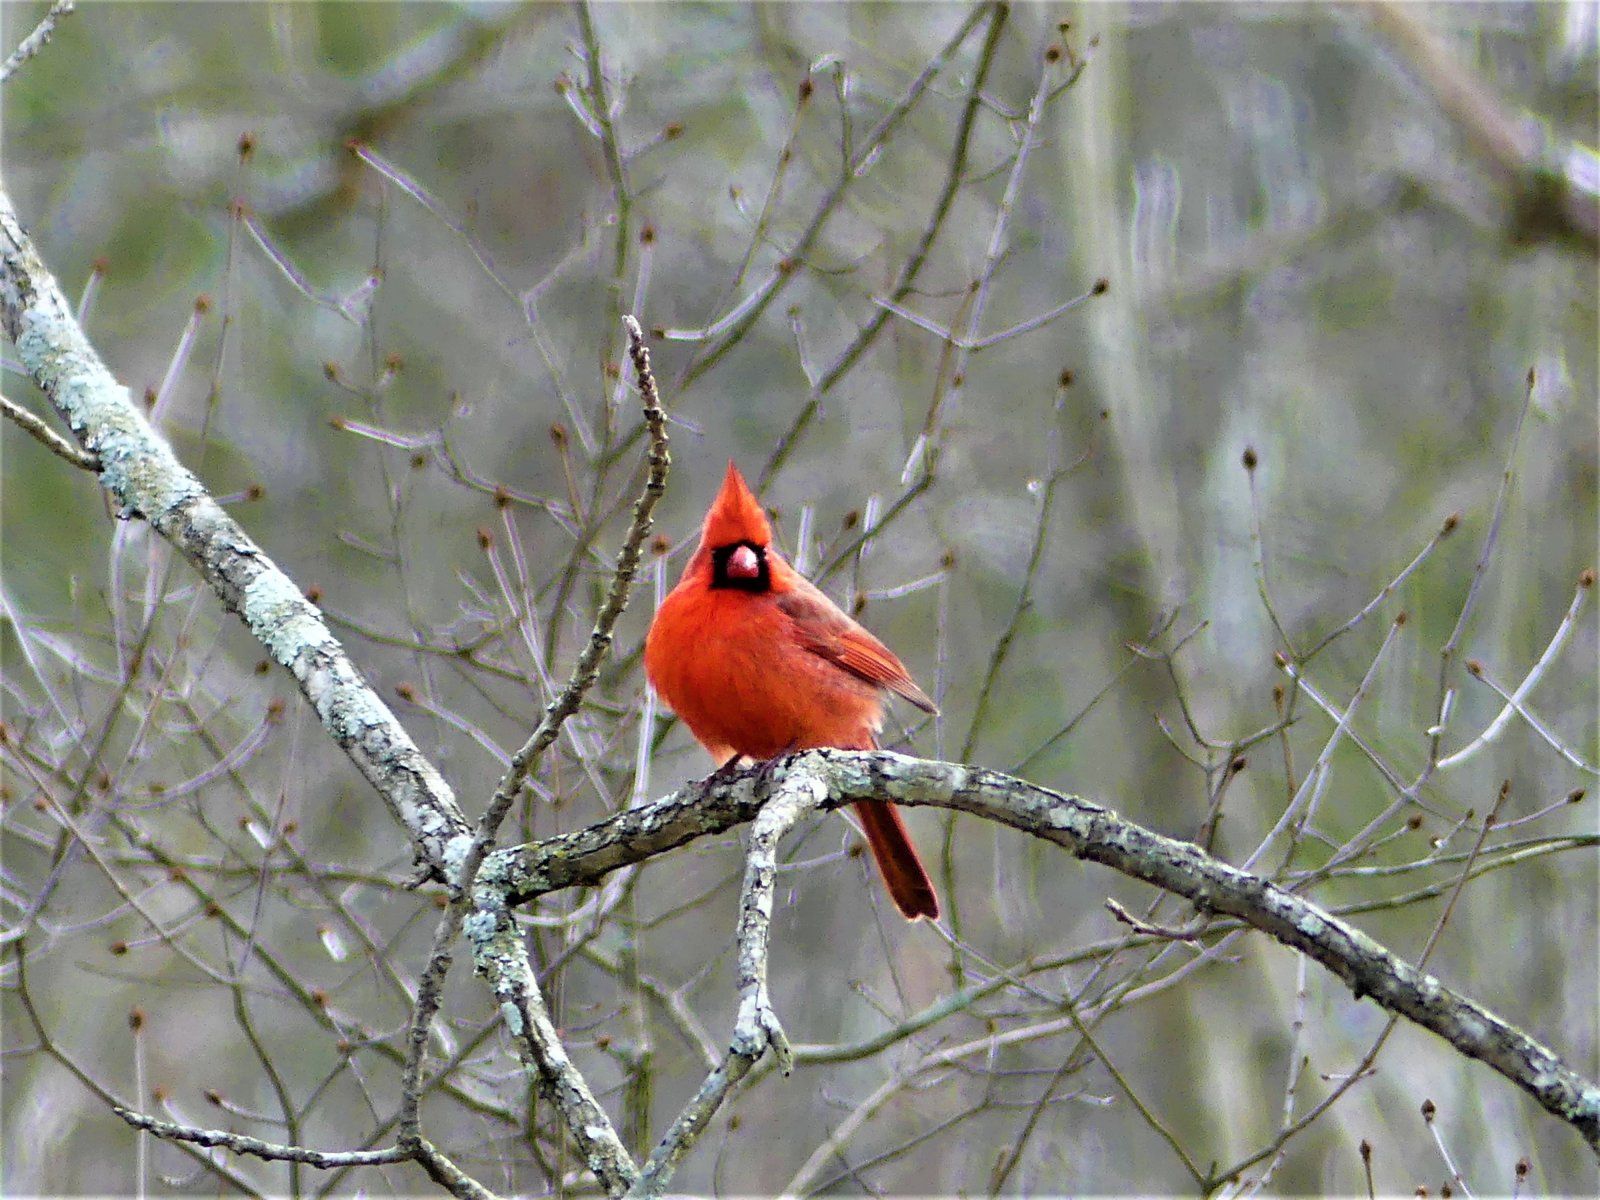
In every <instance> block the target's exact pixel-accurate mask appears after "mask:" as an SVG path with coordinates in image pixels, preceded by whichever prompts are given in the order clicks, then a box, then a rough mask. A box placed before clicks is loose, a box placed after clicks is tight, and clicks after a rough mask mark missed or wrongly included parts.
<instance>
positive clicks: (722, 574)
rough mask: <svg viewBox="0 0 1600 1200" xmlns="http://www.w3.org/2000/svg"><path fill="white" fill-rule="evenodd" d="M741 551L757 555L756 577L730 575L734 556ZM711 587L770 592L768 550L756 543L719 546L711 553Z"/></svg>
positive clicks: (737, 590) (770, 573)
mask: <svg viewBox="0 0 1600 1200" xmlns="http://www.w3.org/2000/svg"><path fill="white" fill-rule="evenodd" d="M741 549H743V550H748V551H749V552H750V553H751V554H753V555H755V560H756V572H755V574H754V575H749V574H738V575H735V574H730V573H729V567H730V566H731V565H732V559H733V556H734V554H735V552H737V551H739V550H741ZM711 586H712V587H714V588H730V589H732V590H733V591H736V592H770V591H771V590H772V568H771V567H769V566H768V565H767V548H766V547H765V546H758V545H756V544H755V543H754V542H734V543H732V544H731V545H728V546H718V547H717V548H716V549H715V550H713V551H712V552H711Z"/></svg>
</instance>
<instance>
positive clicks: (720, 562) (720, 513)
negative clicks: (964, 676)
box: [644, 462, 939, 921]
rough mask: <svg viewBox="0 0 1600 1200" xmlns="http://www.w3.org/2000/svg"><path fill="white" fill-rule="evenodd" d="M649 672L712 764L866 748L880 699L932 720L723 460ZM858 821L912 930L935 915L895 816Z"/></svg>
mask: <svg viewBox="0 0 1600 1200" xmlns="http://www.w3.org/2000/svg"><path fill="white" fill-rule="evenodd" d="M644 669H645V673H646V674H647V675H648V676H649V677H650V682H651V683H652V684H653V685H654V686H655V689H656V692H657V693H658V694H659V695H660V696H661V698H662V699H663V700H665V701H666V702H667V704H669V705H670V706H671V707H672V710H673V711H674V712H676V713H677V714H678V716H679V717H681V718H682V719H683V722H684V724H686V725H687V726H688V727H689V731H690V732H691V733H693V734H694V736H695V738H696V740H698V741H699V742H700V744H701V745H702V746H704V747H705V748H706V749H707V750H708V751H710V753H711V757H712V758H714V759H716V761H717V762H718V764H721V765H726V764H727V763H730V762H732V761H733V760H734V759H736V758H739V757H741V756H743V757H746V758H751V759H769V758H775V757H777V756H778V755H780V754H788V753H790V752H791V751H795V750H809V749H813V748H815V747H818V746H833V747H836V748H838V749H841V750H875V749H877V746H878V740H877V737H876V736H875V735H876V734H877V732H878V729H879V728H880V727H881V726H882V724H883V693H884V692H885V691H890V692H893V693H895V694H896V695H897V696H901V697H903V698H904V699H906V700H909V701H911V703H913V704H915V705H916V706H917V707H918V708H920V709H922V710H923V711H924V712H929V713H933V712H938V709H937V708H936V707H935V706H934V703H933V701H932V700H930V699H929V698H928V695H927V693H926V692H924V691H923V690H922V689H921V688H919V687H918V686H917V685H916V683H914V682H913V681H912V679H911V675H910V674H909V673H908V672H907V671H906V669H905V666H904V665H903V664H902V663H901V662H900V660H899V659H898V658H896V657H895V656H894V653H893V652H892V651H891V650H890V649H889V648H888V647H887V646H885V645H884V644H883V643H882V642H880V641H879V640H878V639H877V638H875V637H873V636H872V635H871V634H870V633H868V632H867V631H866V630H865V629H863V628H861V626H860V625H858V624H856V623H855V622H854V621H852V620H851V619H850V618H849V617H847V616H846V615H845V614H844V613H843V612H842V611H840V609H839V607H838V605H836V604H834V602H833V601H832V600H829V599H828V598H827V597H826V596H825V595H823V594H822V592H821V591H819V590H818V589H817V588H816V587H815V586H813V585H812V583H811V582H810V581H809V580H807V579H806V578H805V577H803V576H802V575H800V574H799V572H797V571H796V570H795V569H794V568H793V567H791V566H790V565H789V564H788V563H786V562H785V561H784V560H783V557H782V556H781V555H780V554H779V553H778V552H777V551H776V550H774V549H773V548H772V530H771V529H770V528H769V527H768V525H767V518H766V514H765V513H763V512H762V511H761V504H760V502H759V501H758V500H757V499H756V498H755V495H754V494H753V493H752V492H751V491H750V489H749V487H748V486H746V484H745V481H744V476H742V475H740V474H739V469H738V468H737V467H735V466H734V465H733V463H731V462H730V463H729V464H728V474H727V477H726V478H725V479H723V481H722V490H721V491H720V492H718V493H717V498H716V500H714V501H713V502H712V504H711V511H710V512H708V513H706V520H705V524H704V525H703V526H702V527H701V530H700V545H699V546H698V547H697V548H696V549H695V552H694V556H693V557H692V558H690V559H689V564H688V565H687V566H686V567H684V569H683V577H682V578H681V579H679V580H678V585H677V586H676V587H675V588H673V589H672V591H671V592H670V593H669V594H668V595H667V598H666V599H665V600H663V601H662V603H661V608H660V611H658V612H657V613H656V617H655V621H654V622H653V623H652V624H651V626H650V635H649V637H648V638H646V640H645V644H644ZM856 812H857V814H858V815H859V816H860V818H861V826H862V828H863V829H865V830H866V834H867V845H868V846H869V847H870V848H871V850H872V856H873V858H874V859H876V860H877V863H878V870H879V872H880V873H881V874H882V875H883V882H884V883H885V885H887V887H888V889H889V895H890V897H891V898H892V899H893V900H894V903H895V907H897V908H898V909H899V910H900V911H901V912H902V913H903V914H905V917H906V919H907V920H910V921H915V920H917V919H918V918H920V917H927V918H929V919H934V918H937V917H938V915H939V899H938V897H937V896H936V895H935V894H934V891H933V883H932V881H931V880H929V878H928V873H927V871H926V870H924V869H923V866H922V860H921V859H919V858H918V857H917V850H916V847H915V846H913V845H912V844H911V837H910V834H909V833H908V832H907V831H906V826H905V822H904V821H903V820H901V818H900V814H899V812H898V811H896V809H895V807H894V806H893V805H892V804H890V803H889V802H888V801H886V800H860V801H857V802H856Z"/></svg>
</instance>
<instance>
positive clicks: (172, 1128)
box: [111, 1104, 415, 1167]
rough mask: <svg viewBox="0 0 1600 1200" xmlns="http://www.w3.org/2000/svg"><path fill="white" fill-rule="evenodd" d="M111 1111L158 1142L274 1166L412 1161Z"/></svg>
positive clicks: (401, 1153)
mask: <svg viewBox="0 0 1600 1200" xmlns="http://www.w3.org/2000/svg"><path fill="white" fill-rule="evenodd" d="M111 1111H112V1112H114V1113H116V1114H117V1116H119V1117H121V1118H122V1119H123V1120H124V1121H126V1122H127V1123H128V1124H129V1125H132V1126H133V1127H134V1128H135V1129H142V1130H144V1131H145V1132H146V1133H150V1134H154V1135H155V1136H156V1137H158V1138H165V1139H166V1140H168V1141H172V1142H192V1143H194V1144H195V1145H197V1146H221V1147H223V1148H224V1149H226V1150H231V1151H233V1152H234V1153H235V1154H252V1155H254V1156H255V1157H257V1158H265V1159H269V1160H273V1161H277V1162H297V1163H306V1164H308V1165H309V1166H313V1167H375V1166H382V1165H384V1164H385V1163H398V1162H407V1161H409V1160H410V1159H411V1158H413V1157H415V1156H414V1155H413V1154H412V1153H411V1152H410V1151H409V1150H404V1149H402V1148H401V1147H399V1146H389V1147H387V1148H385V1149H383V1150H307V1149H306V1148H305V1147H304V1146H283V1145H279V1144H278V1143H276V1142H264V1141H262V1140H261V1139H260V1138H253V1137H249V1136H247V1135H245V1134H242V1133H231V1132H229V1131H228V1130H226V1129H200V1128H198V1127H195V1126H191V1125H179V1124H177V1123H175V1122H173V1121H158V1120H157V1119H156V1118H155V1117H151V1116H146V1115H145V1114H144V1113H139V1112H134V1111H133V1110H132V1109H127V1108H123V1107H122V1106H121V1105H119V1104H114V1105H112V1106H111Z"/></svg>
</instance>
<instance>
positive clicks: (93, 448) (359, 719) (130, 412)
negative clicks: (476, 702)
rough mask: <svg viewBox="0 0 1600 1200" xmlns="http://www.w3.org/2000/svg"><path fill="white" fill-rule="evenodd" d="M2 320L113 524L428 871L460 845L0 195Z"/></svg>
mask: <svg viewBox="0 0 1600 1200" xmlns="http://www.w3.org/2000/svg"><path fill="white" fill-rule="evenodd" d="M0 321H3V324H4V328H5V332H6V333H7V335H9V336H10V338H11V340H12V342H13V343H14V344H15V345H16V348H17V354H18V357H19V358H20V359H21V360H22V364H23V367H24V368H25V369H26V370H27V371H28V373H29V374H30V375H31V376H32V377H33V380H34V382H35V383H36V384H37V385H38V386H39V388H40V390H41V391H43V392H44V393H45V395H46V396H48V397H49V398H50V402H51V403H52V404H54V405H55V407H56V410H57V411H58V412H59V413H60V414H61V415H62V417H63V418H65V420H66V422H67V424H68V426H69V427H70V428H71V429H72V431H73V433H74V434H76V435H77V437H78V438H79V440H80V441H81V442H82V443H83V446H84V448H85V449H86V450H87V451H88V452H89V453H91V454H93V455H95V456H96V457H97V459H98V461H99V463H100V483H101V486H102V487H104V488H105V489H106V491H107V492H108V493H109V494H110V496H111V498H112V500H113V502H114V503H115V504H116V506H117V511H118V512H119V514H120V515H122V516H123V517H125V518H130V517H143V518H144V519H145V520H147V521H149V522H150V524H151V526H152V527H153V528H154V529H155V530H156V532H157V533H159V534H160V535H161V536H162V537H163V538H165V539H166V540H167V541H168V542H170V543H171V544H172V545H173V546H174V547H176V548H177V550H178V551H179V552H180V553H181V554H182V555H183V556H184V557H185V558H187V559H188V560H189V562H190V563H191V564H192V565H193V566H194V567H195V569H196V570H198V571H199V572H200V574H201V575H202V576H203V577H204V578H205V580H206V582H207V583H208V584H209V585H210V587H211V590H212V591H213V592H215V593H216V595H217V597H218V598H219V599H220V600H221V601H222V603H223V606H224V607H226V608H227V609H228V610H229V611H231V612H234V613H237V614H238V615H239V616H240V617H242V618H243V619H244V622H245V624H246V625H247V626H249V628H250V632H251V633H252V634H253V635H254V636H255V637H256V639H257V640H258V641H260V642H261V644H262V645H263V646H264V647H266V649H267V650H268V652H269V653H270V654H271V655H272V657H273V658H274V659H275V660H276V661H277V662H278V663H279V664H280V665H281V666H283V667H286V668H287V669H288V670H289V672H290V673H291V674H292V675H293V676H294V677H295V680H296V682H298V683H299V685H300V690H301V692H303V693H304V695H305V697H306V699H307V700H309V701H310V702H311V705H312V707H313V708H314V709H315V710H316V712H317V716H318V718H319V719H320V720H321V722H322V725H323V727H324V729H326V730H327V732H328V735H329V736H330V737H332V738H333V740H334V742H335V743H337V744H338V746H339V747H340V748H341V749H342V750H344V752H345V753H346V754H348V755H349V756H350V759H351V761H352V762H354V763H355V764H356V767H357V769H358V770H360V772H361V773H362V774H363V775H364V776H365V777H366V778H367V781H368V782H369V783H371V784H372V786H373V787H375V788H376V789H377V790H378V794H379V795H380V796H382V797H383V799H384V802H385V803H386V804H388V805H389V808H390V811H391V812H392V813H393V814H394V816H395V818H396V819H397V820H398V821H400V823H401V824H402V825H403V826H404V827H405V829H406V830H407V832H408V833H409V834H410V836H411V839H412V841H413V843H414V845H415V847H416V853H417V857H418V858H419V860H420V861H422V862H423V863H424V864H426V867H427V869H428V871H429V872H430V873H432V874H436V875H439V876H441V877H443V878H450V877H453V876H454V875H455V874H456V872H455V870H454V868H453V866H452V864H453V863H459V860H460V856H461V855H462V854H463V853H464V852H465V850H466V847H467V845H468V832H467V823H466V821H465V819H464V818H463V817H462V815H461V812H460V809H459V808H458V807H457V805H456V801H455V795H454V793H453V792H452V791H451V790H450V785H449V784H447V783H445V781H444V778H443V777H442V776H441V775H440V774H439V772H438V770H437V769H436V768H435V767H434V766H433V764H432V763H430V762H428V760H427V759H426V758H424V757H423V755H422V753H421V751H419V750H418V749H417V747H416V744H415V743H414V742H413V741H412V740H411V736H410V735H409V734H408V733H406V731H405V729H404V727H403V726H402V725H401V724H400V722H399V721H398V720H397V719H396V718H395V716H394V714H393V713H392V712H390V711H389V708H388V706H387V705H385V704H384V703H383V701H382V700H380V699H379V698H378V696H377V695H376V694H375V693H374V692H373V691H372V689H371V688H369V687H368V686H367V684H366V681H365V680H364V679H362V677H361V673H360V672H359V671H358V670H357V669H356V667H355V664H354V663H352V662H351V661H350V658H349V656H348V655H347V654H346V653H345V650H344V647H343V646H341V645H340V644H339V641H338V639H337V638H335V637H334V636H333V634H332V632H330V631H329V629H328V627H327V625H326V624H325V623H324V621H323V619H322V614H321V613H320V612H318V610H317V608H316V606H315V605H313V604H312V603H311V602H310V601H309V600H307V599H306V598H305V597H304V596H303V595H302V594H301V592H300V589H299V588H297V587H296V586H295V585H294V583H293V581H292V580H290V579H289V577H288V576H287V575H285V574H284V573H283V572H282V571H281V570H279V569H278V567H277V565H276V564H274V563H273V561H272V560H271V559H270V558H268V557H267V556H266V554H265V553H263V552H262V550H261V547H259V546H258V545H256V543H255V542H254V541H253V540H252V539H251V538H250V536H249V535H248V534H246V533H245V531H244V530H243V529H242V528H241V527H240V526H239V524H238V523H237V522H236V521H234V519H233V518H232V517H230V516H229V515H228V514H227V513H226V512H224V511H223V510H222V508H221V507H220V506H219V505H218V504H217V502H216V501H215V500H214V499H212V497H211V496H210V495H209V494H208V493H207V492H206V490H205V488H204V487H203V486H202V485H201V483H200V481H199V480H198V479H197V478H195V476H194V475H193V474H192V473H191V472H190V471H189V470H188V469H187V468H186V467H184V466H183V465H182V464H181V463H180V462H179V461H178V459H177V457H176V456H175V455H174V454H173V453H172V449H171V447H169V446H168V445H167V443H166V442H165V441H164V440H163V439H162V437H161V436H160V435H159V434H158V433H157V432H156V431H155V429H154V428H152V427H151V425H150V422H149V421H148V420H146V418H145V415H144V413H142V412H140V411H139V408H138V406H137V405H136V404H135V403H134V402H133V398H132V396H130V395H129V393H128V389H127V388H125V387H124V386H123V385H122V384H120V383H118V382H117V381H116V379H115V378H114V377H113V376H112V374H111V372H110V370H109V369H108V368H107V367H106V365H105V364H104V363H103V362H102V361H101V360H100V356H99V354H97V353H96V351H95V349H94V347H93V346H92V345H90V343H89V340H88V339H87V338H86V337H85V336H84V333H83V330H82V329H81V328H80V327H79V325H78V322H77V318H76V317H75V316H74V315H73V310H72V308H71V306H70V305H69V304H68V303H67V300H66V297H65V296H64V295H62V292H61V288H60V285H59V284H57V283H56V281H55V279H54V277H53V276H52V275H51V274H50V272H49V271H48V270H47V269H46V268H45V265H44V262H43V260H42V259H41V258H40V257H39V252H38V251H37V250H36V249H35V248H34V245H33V243H32V241H31V240H30V239H29V238H28V235H27V233H26V232H25V231H24V230H23V228H22V224H21V222H20V221H18V219H17V215H16V212H15V211H14V210H13V208H12V206H11V200H10V198H9V197H8V196H6V195H5V194H4V193H0Z"/></svg>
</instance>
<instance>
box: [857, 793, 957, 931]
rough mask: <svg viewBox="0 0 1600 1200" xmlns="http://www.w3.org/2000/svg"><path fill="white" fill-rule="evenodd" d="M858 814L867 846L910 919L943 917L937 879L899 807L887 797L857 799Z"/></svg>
mask: <svg viewBox="0 0 1600 1200" xmlns="http://www.w3.org/2000/svg"><path fill="white" fill-rule="evenodd" d="M856 815H857V816H858V817H860V818H861V828H862V829H863V830H865V831H866V834H867V846H868V847H869V848H870V849H871V850H872V857H873V859H874V860H875V861H876V862H877V864H878V873H879V874H880V875H882V876H883V882H884V886H885V887H887V888H888V889H889V898H890V899H891V900H893V901H894V906H895V907H896V908H898V909H899V910H900V912H901V915H903V916H904V917H905V919H906V920H908V921H916V920H920V919H921V918H923V917H927V918H928V920H930V921H936V920H938V919H939V897H938V896H937V895H936V894H935V893H934V890H933V880H931V879H929V878H928V872H927V871H926V870H924V869H923V866H922V860H921V859H920V858H918V857H917V848H916V847H915V846H914V845H912V844H911V834H910V832H909V831H908V830H907V829H906V823H905V821H904V820H902V819H901V816H900V813H899V811H898V810H897V809H896V808H895V806H894V805H892V804H890V803H889V802H888V801H886V800H858V801H856Z"/></svg>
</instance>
